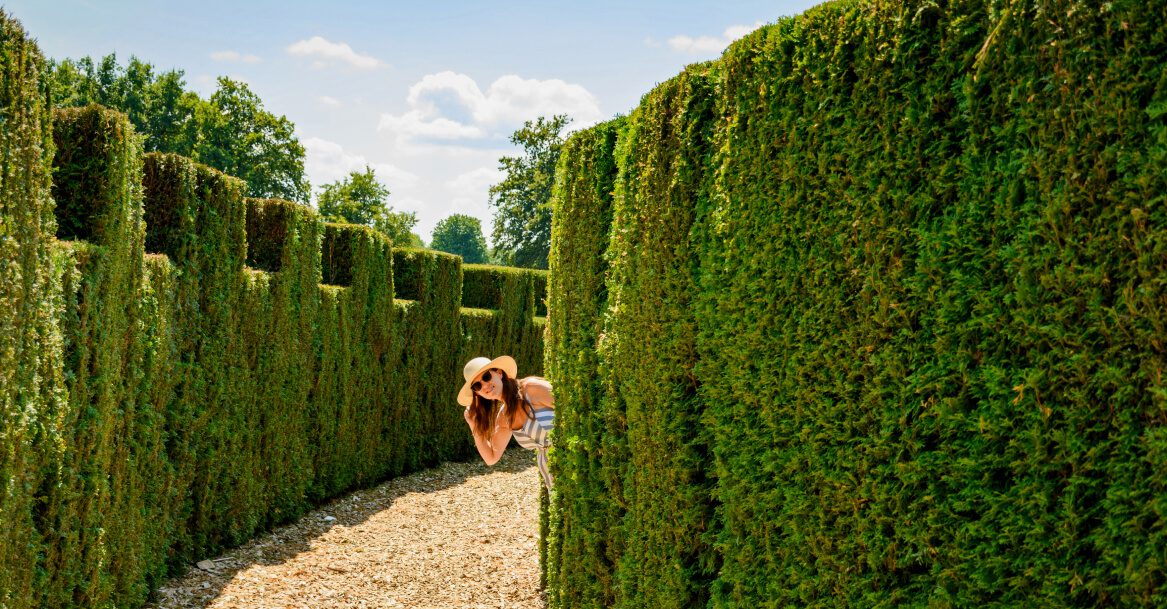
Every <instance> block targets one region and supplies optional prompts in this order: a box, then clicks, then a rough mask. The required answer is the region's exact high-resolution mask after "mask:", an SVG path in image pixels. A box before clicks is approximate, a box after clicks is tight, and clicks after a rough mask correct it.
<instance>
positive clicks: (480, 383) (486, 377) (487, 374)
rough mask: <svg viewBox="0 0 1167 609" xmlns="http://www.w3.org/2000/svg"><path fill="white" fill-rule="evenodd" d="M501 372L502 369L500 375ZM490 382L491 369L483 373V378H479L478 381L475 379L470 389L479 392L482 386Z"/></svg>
mask: <svg viewBox="0 0 1167 609" xmlns="http://www.w3.org/2000/svg"><path fill="white" fill-rule="evenodd" d="M501 373H502V371H501V370H500V371H499V376H502V374H501ZM489 382H490V370H487V371H486V372H483V373H482V379H481V380H477V381H474V382H473V383H470V390H471V391H473V392H474V393H478V390H479V389H482V386H483V385H484V384H486V383H489Z"/></svg>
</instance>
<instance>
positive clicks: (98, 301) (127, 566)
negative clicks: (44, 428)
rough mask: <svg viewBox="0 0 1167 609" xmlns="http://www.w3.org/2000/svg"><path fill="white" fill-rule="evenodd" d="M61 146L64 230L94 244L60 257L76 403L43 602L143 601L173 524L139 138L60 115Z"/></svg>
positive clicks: (52, 488) (101, 118)
mask: <svg viewBox="0 0 1167 609" xmlns="http://www.w3.org/2000/svg"><path fill="white" fill-rule="evenodd" d="M53 137H54V143H55V147H56V150H57V154H56V156H55V158H54V160H53V165H54V172H55V174H56V178H55V180H54V186H53V198H54V200H55V201H56V202H57V213H58V226H59V227H60V228H61V229H62V230H60V231H59V233H60V232H66V233H74V234H76V235H78V236H81V235H84V236H87V237H88V239H89V241H90V242H89V243H82V242H76V243H75V244H74V245H72V246H70V245H67V244H66V243H65V242H62V243H60V244H59V246H58V248H57V253H58V255H59V256H60V260H59V266H58V271H59V273H60V274H59V275H58V276H57V277H56V281H55V282H54V284H56V285H58V286H60V288H61V296H62V298H63V299H64V301H65V303H66V306H65V307H64V308H63V309H61V311H60V312H61V317H60V318H58V321H59V324H60V328H61V331H62V333H63V337H64V345H63V353H64V356H65V361H64V372H65V388H66V389H67V390H68V392H69V404H68V407H67V408H65V409H63V410H62V411H60V412H58V413H55V414H54V417H53V421H52V423H53V425H54V427H55V428H56V429H55V432H54V435H56V436H57V437H58V438H59V441H58V442H52V443H46V444H45V446H46V447H52V449H51V450H50V451H49V452H47V453H46V455H45V457H46V463H45V466H46V467H45V476H44V479H43V480H42V482H41V487H42V491H41V493H40V495H41V496H42V497H44V502H45V504H44V508H43V509H42V510H41V511H40V517H41V525H40V528H41V530H42V531H43V532H44V533H45V534H46V537H47V539H50V540H53V542H52V543H47V544H46V545H45V546H44V548H43V550H42V553H43V558H42V559H41V562H40V565H41V568H42V569H43V570H44V573H45V580H44V583H43V587H42V593H43V595H42V596H40V598H39V600H38V602H39V603H40V604H41V605H42V606H62V605H68V604H69V603H70V602H73V601H74V599H85V601H84V602H91V603H94V604H98V605H100V604H102V603H107V602H110V601H111V599H118V600H121V599H122V598H125V597H126V596H128V597H129V598H132V599H134V600H137V601H138V602H141V600H142V599H144V598H145V594H146V592H147V590H145V589H144V587H143V586H142V585H141V584H140V582H141V581H142V580H145V579H148V578H151V577H156V576H157V574H158V570H159V566H164V565H165V562H164V560H162V559H163V557H164V555H165V549H166V548H165V546H164V545H163V544H162V540H164V539H165V537H166V536H165V534H164V531H165V528H164V527H165V526H166V524H167V519H168V518H169V517H170V512H169V509H168V508H169V507H170V502H168V501H166V500H165V499H164V495H165V494H166V485H167V484H168V483H169V480H168V475H167V472H166V471H165V468H164V467H163V464H164V463H165V460H164V459H159V456H160V455H161V454H162V451H163V436H164V423H165V412H164V411H158V410H155V407H156V404H152V403H149V401H148V400H146V399H143V398H144V396H143V395H142V386H141V384H140V382H139V380H140V379H142V378H143V377H144V376H145V375H146V373H147V371H146V370H145V369H144V358H145V357H146V354H145V349H146V342H145V340H143V338H144V337H143V336H142V334H143V333H145V332H146V329H145V328H143V327H142V325H141V323H140V321H141V319H142V311H140V307H141V306H142V304H143V303H142V302H141V299H140V298H139V295H140V294H141V292H142V285H141V284H142V281H143V277H144V267H143V241H144V237H145V225H144V223H143V220H142V187H141V177H142V174H141V164H140V160H141V141H140V138H138V137H137V136H136V135H135V134H134V133H133V130H132V128H131V126H130V123H129V121H128V119H127V118H126V117H125V115H123V114H120V113H118V112H114V111H111V110H107V109H105V108H101V107H99V106H89V107H87V108H74V109H68V110H58V111H56V112H55V113H54V129H53ZM69 214H76V215H74V216H70V215H69ZM162 382H164V383H167V382H168V381H162ZM158 533H163V534H162V535H159V534H158Z"/></svg>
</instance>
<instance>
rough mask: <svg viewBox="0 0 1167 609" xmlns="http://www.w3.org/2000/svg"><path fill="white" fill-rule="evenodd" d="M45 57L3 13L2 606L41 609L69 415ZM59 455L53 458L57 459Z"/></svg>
mask: <svg viewBox="0 0 1167 609" xmlns="http://www.w3.org/2000/svg"><path fill="white" fill-rule="evenodd" d="M44 68H45V61H44V58H43V57H42V56H41V53H40V51H39V50H38V49H37V47H36V45H35V44H34V43H33V42H32V41H31V40H30V39H29V37H28V35H27V34H26V33H25V32H24V29H23V28H22V27H21V26H20V24H19V23H17V22H16V21H15V20H13V19H11V18H10V17H9V16H8V14H7V13H6V12H5V11H4V10H3V9H0V168H2V169H3V171H0V438H2V440H0V606H3V607H8V608H11V609H23V608H25V607H34V606H36V603H37V598H36V596H35V595H34V590H36V587H37V586H38V585H39V582H40V581H41V580H42V579H43V576H42V575H40V574H39V573H38V571H37V570H36V569H32V568H29V566H30V565H34V564H36V561H37V556H38V554H39V552H40V535H41V534H40V532H39V530H38V526H39V522H38V520H39V517H38V516H37V514H38V512H39V510H40V509H41V507H40V505H39V504H40V503H41V502H40V501H39V500H38V499H37V491H38V490H39V489H38V486H39V485H40V478H41V474H42V472H43V470H44V467H45V464H46V460H45V459H46V453H51V452H52V451H53V450H54V448H53V447H51V446H50V444H51V443H52V440H55V439H58V438H59V434H60V433H61V431H60V429H59V427H57V426H55V425H54V424H53V420H54V419H53V417H54V414H55V413H57V412H60V411H62V410H65V408H66V400H67V397H66V395H65V393H64V391H63V389H62V386H61V382H62V377H63V369H62V360H61V357H62V354H61V340H62V339H61V333H60V329H59V327H58V326H57V324H56V323H54V322H55V319H56V318H57V317H58V311H59V308H60V306H61V303H60V300H59V298H58V297H56V295H55V294H54V291H53V277H54V276H55V275H56V272H55V266H56V264H55V261H54V256H53V253H52V251H51V250H50V243H51V241H52V238H53V235H54V234H55V233H56V221H55V218H54V217H53V203H52V199H51V198H50V195H49V189H50V182H49V180H50V176H51V160H52V154H53V141H52V132H51V124H52V123H51V120H52V119H51V116H50V114H49V108H48V104H47V100H48V88H47V83H45V82H44V81H42V80H41V75H42V73H43V71H44ZM50 456H51V455H50Z"/></svg>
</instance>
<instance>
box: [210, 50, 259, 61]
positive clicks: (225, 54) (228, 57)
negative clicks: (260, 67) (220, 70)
mask: <svg viewBox="0 0 1167 609" xmlns="http://www.w3.org/2000/svg"><path fill="white" fill-rule="evenodd" d="M211 59H214V60H215V61H232V62H239V63H259V62H261V61H263V60H262V59H260V58H259V56H258V55H244V54H243V53H240V52H239V51H215V52H214V53H211Z"/></svg>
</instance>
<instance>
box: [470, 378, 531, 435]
mask: <svg viewBox="0 0 1167 609" xmlns="http://www.w3.org/2000/svg"><path fill="white" fill-rule="evenodd" d="M490 373H491V374H498V375H499V376H501V377H502V399H501V400H488V399H486V398H484V397H482V396H480V395H478V392H477V391H475V392H473V393H472V394H471V395H472V398H473V401H471V402H470V420H471V421H473V422H474V430H475V431H476V432H478V434H479V435H481V436H485V437H487V438H489V437H490V435H491V434H492V433H493V432H494V425H495V418H496V417H498V411H499V409H500V407H501V406H502V405H503V404H504V403H505V404H506V405H507V426H508V427H512V428H513V427H514V426H515V418H516V417H518V415H519V408H522V409H523V412H525V413H527V416H528V417H533V416H535V411H534V409H533V408H531V405H530V404H529V403H527V400H524V399H523V397H522V395H521V393H520V392H519V381H518V380H517V379H513V378H511V377H509V376H507V374H506V372H503V371H502V370H499V369H498V368H491V369H490ZM516 406H518V407H516Z"/></svg>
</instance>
